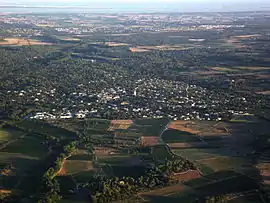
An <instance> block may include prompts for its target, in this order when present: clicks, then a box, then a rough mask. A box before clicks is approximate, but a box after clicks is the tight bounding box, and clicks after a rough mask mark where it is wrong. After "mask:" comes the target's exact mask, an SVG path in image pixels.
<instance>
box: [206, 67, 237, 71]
mask: <svg viewBox="0 0 270 203" xmlns="http://www.w3.org/2000/svg"><path fill="white" fill-rule="evenodd" d="M211 70H215V71H233V69H230V68H225V67H213V68H211Z"/></svg>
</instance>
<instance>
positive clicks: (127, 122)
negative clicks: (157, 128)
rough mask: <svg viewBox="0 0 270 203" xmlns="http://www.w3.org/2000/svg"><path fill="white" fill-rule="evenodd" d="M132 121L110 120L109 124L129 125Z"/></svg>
mask: <svg viewBox="0 0 270 203" xmlns="http://www.w3.org/2000/svg"><path fill="white" fill-rule="evenodd" d="M132 123H133V121H132V120H112V121H111V124H124V125H127V124H129V125H131V124H132Z"/></svg>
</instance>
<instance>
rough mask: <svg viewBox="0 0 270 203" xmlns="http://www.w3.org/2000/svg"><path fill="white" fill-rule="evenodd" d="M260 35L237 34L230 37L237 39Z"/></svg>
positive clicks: (258, 35)
mask: <svg viewBox="0 0 270 203" xmlns="http://www.w3.org/2000/svg"><path fill="white" fill-rule="evenodd" d="M260 36H262V35H260V34H253V35H237V36H233V37H232V38H238V39H247V38H251V37H260Z"/></svg>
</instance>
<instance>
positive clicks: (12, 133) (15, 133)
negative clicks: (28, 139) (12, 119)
mask: <svg viewBox="0 0 270 203" xmlns="http://www.w3.org/2000/svg"><path fill="white" fill-rule="evenodd" d="M23 135H25V132H22V131H19V130H18V129H14V128H12V127H10V126H8V125H3V126H2V127H0V148H2V147H3V146H1V145H2V144H4V143H7V142H10V141H12V140H15V139H18V138H19V137H21V136H23Z"/></svg>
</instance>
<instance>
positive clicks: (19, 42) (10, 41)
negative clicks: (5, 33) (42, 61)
mask: <svg viewBox="0 0 270 203" xmlns="http://www.w3.org/2000/svg"><path fill="white" fill-rule="evenodd" d="M0 45H13V46H25V45H51V43H45V42H41V41H38V40H32V39H24V38H5V39H4V41H0Z"/></svg>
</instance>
